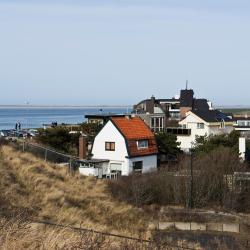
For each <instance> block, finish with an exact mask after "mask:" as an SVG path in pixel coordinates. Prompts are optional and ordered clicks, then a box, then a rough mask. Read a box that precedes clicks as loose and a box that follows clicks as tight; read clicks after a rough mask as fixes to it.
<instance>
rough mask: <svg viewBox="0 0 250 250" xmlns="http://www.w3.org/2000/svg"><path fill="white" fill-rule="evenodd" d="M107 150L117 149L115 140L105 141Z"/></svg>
mask: <svg viewBox="0 0 250 250" xmlns="http://www.w3.org/2000/svg"><path fill="white" fill-rule="evenodd" d="M105 150H106V151H115V142H105Z"/></svg>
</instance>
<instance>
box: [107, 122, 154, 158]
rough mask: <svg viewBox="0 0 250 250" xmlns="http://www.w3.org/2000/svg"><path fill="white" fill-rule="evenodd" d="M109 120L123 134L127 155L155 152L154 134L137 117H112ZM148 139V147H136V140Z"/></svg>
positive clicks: (142, 154)
mask: <svg viewBox="0 0 250 250" xmlns="http://www.w3.org/2000/svg"><path fill="white" fill-rule="evenodd" d="M111 121H112V122H113V123H114V125H115V126H116V127H117V128H118V129H119V131H120V132H121V133H122V135H123V136H124V138H125V140H126V142H127V147H128V151H129V152H128V153H129V156H146V155H150V154H157V153H158V150H157V144H156V140H155V136H154V134H153V133H152V131H151V130H150V128H149V127H148V126H147V125H146V124H145V123H144V121H143V120H142V119H140V118H139V117H131V118H126V117H112V118H111ZM138 140H148V148H144V149H138V147H137V144H136V141H138Z"/></svg>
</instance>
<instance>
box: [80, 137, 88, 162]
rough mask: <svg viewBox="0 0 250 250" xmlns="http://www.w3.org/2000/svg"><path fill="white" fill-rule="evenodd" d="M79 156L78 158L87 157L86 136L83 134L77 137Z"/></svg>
mask: <svg viewBox="0 0 250 250" xmlns="http://www.w3.org/2000/svg"><path fill="white" fill-rule="evenodd" d="M79 158H80V160H83V159H86V158H87V143H86V138H85V137H83V136H80V137H79Z"/></svg>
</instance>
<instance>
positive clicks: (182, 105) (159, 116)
mask: <svg viewBox="0 0 250 250" xmlns="http://www.w3.org/2000/svg"><path fill="white" fill-rule="evenodd" d="M194 109H196V110H210V109H212V104H211V103H210V102H209V101H208V100H206V99H197V98H194V91H193V90H192V89H184V90H181V91H180V95H179V96H175V97H173V98H172V99H156V98H155V97H154V96H152V97H151V98H150V99H146V100H143V101H141V102H139V103H138V104H136V105H134V108H133V111H132V112H133V114H135V115H136V116H139V117H141V118H142V119H143V120H144V121H145V122H146V124H147V125H148V126H149V127H150V128H151V129H152V131H154V132H159V131H163V130H165V129H166V127H168V126H169V124H171V122H172V121H180V120H181V119H183V118H184V117H185V115H186V113H187V112H188V111H190V110H194Z"/></svg>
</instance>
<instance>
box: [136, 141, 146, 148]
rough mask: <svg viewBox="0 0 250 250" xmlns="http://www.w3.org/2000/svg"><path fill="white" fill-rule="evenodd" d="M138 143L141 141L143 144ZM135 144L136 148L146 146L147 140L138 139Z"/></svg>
mask: <svg viewBox="0 0 250 250" xmlns="http://www.w3.org/2000/svg"><path fill="white" fill-rule="evenodd" d="M140 143H142V144H144V145H140ZM136 145H137V148H138V149H144V148H148V140H139V141H136Z"/></svg>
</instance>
